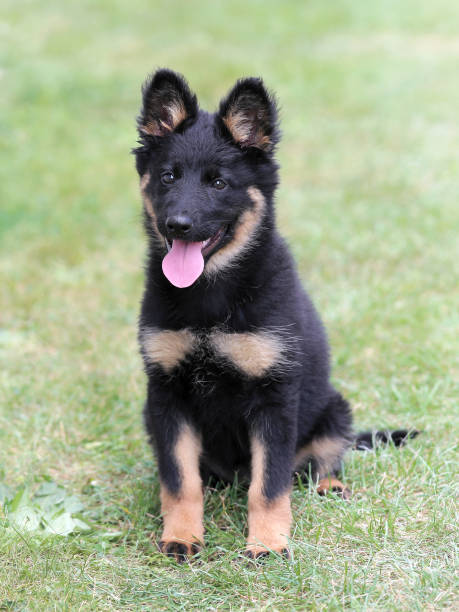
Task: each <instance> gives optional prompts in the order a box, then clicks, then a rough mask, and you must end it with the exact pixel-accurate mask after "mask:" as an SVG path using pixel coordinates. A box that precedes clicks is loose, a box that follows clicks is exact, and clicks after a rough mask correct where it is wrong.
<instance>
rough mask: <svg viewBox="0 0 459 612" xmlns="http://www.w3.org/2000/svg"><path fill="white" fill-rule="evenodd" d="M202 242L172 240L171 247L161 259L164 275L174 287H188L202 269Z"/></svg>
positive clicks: (199, 274)
mask: <svg viewBox="0 0 459 612" xmlns="http://www.w3.org/2000/svg"><path fill="white" fill-rule="evenodd" d="M201 248H202V242H185V241H184V240H173V241H172V248H171V250H170V251H169V253H168V254H167V255H166V257H165V258H164V259H163V272H164V276H165V277H166V278H167V279H168V280H169V282H171V283H172V284H173V285H175V286H176V287H180V288H181V289H182V288H183V287H189V286H190V285H192V284H193V283H194V281H195V280H196V279H197V278H199V277H200V276H201V274H202V271H203V270H204V258H203V256H202V253H201Z"/></svg>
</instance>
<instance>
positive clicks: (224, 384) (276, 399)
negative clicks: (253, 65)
mask: <svg viewBox="0 0 459 612" xmlns="http://www.w3.org/2000/svg"><path fill="white" fill-rule="evenodd" d="M170 100H174V101H178V103H179V104H180V105H181V106H182V107H183V108H184V109H185V111H186V117H185V118H184V120H183V121H182V122H181V123H180V125H179V126H177V128H176V129H175V130H169V128H167V129H165V130H163V131H162V132H161V130H160V132H161V133H160V134H159V135H153V136H152V135H151V134H148V133H146V132H145V130H144V126H145V125H146V123H147V122H148V121H159V120H162V121H164V122H166V123H168V122H169V116H168V114H167V104H168V103H169V102H170ZM230 113H233V114H234V113H236V114H238V113H239V115H238V116H241V115H242V117H243V120H242V124H243V128H244V129H243V130H242V131H243V138H239V139H238V138H236V137H235V136H234V134H233V133H232V132H231V129H230V128H229V127H228V122H227V118H228V116H229V114H230ZM169 123H170V122H169ZM138 126H139V136H140V143H139V144H140V146H139V147H138V148H137V149H135V151H134V152H135V155H136V164H137V170H138V172H139V175H140V177H144V176H145V175H146V173H149V176H150V179H149V181H148V184H147V186H146V188H145V193H146V196H147V197H148V198H149V200H150V201H151V202H152V205H153V207H154V212H155V216H156V222H157V228H158V230H159V232H160V234H162V235H163V236H164V237H168V235H169V230H168V227H167V225H166V220H167V219H168V218H169V217H171V216H174V215H186V216H187V217H189V218H190V219H191V220H192V227H191V229H190V230H189V233H188V234H187V236H186V240H189V241H204V240H206V239H207V238H209V237H210V236H213V235H215V234H216V232H217V231H218V230H219V228H222V227H223V228H225V232H226V233H225V234H224V237H223V239H222V240H221V242H220V243H219V244H218V245H217V251H218V250H221V249H223V248H224V247H225V246H226V245H228V244H230V243H231V242H232V240H234V237H235V233H236V228H237V226H238V223H239V222H240V219H241V217H242V215H244V213H245V212H246V211H250V210H252V209H253V206H254V204H253V201H252V199H251V197H250V196H249V194H248V189H249V188H251V187H255V188H256V189H257V190H259V192H261V194H262V195H263V198H264V200H265V203H266V207H265V209H264V211H263V213H262V217H261V220H260V223H259V225H258V226H257V227H256V230H255V232H254V234H253V235H252V236H251V238H250V243H249V245H248V246H247V248H246V249H245V250H244V251H243V253H242V254H241V255H240V256H238V257H237V258H235V259H234V260H232V261H231V265H228V266H227V267H225V268H224V269H221V271H219V272H217V273H216V274H214V275H212V276H206V274H205V273H204V274H203V275H202V276H201V277H200V278H198V280H197V281H196V282H195V283H194V284H193V285H191V286H190V287H187V288H182V289H179V288H177V287H174V286H173V285H172V284H171V283H170V282H169V281H168V280H167V278H166V277H165V276H164V274H163V272H162V269H161V262H162V259H163V258H164V256H165V254H166V253H167V250H166V245H165V241H162V240H161V239H160V238H158V233H157V232H155V231H154V230H153V229H152V222H151V218H150V217H149V215H148V214H147V213H145V228H146V232H147V235H148V237H149V253H148V262H147V266H146V281H145V292H144V297H143V302H142V308H141V315H140V338H141V343H142V334H143V333H144V330H145V329H155V330H176V331H177V330H183V329H185V328H186V329H188V330H191V331H192V333H193V334H194V336H195V338H196V343H195V347H194V349H193V351H192V352H191V353H190V354H187V355H186V357H185V358H184V359H183V360H181V361H180V363H178V364H177V365H176V366H175V367H173V368H172V370H171V371H166V370H165V369H164V367H162V366H161V365H159V364H158V363H152V362H151V361H149V360H148V358H147V357H146V354H145V349H144V348H143V354H144V357H145V367H146V372H147V375H148V397H147V402H146V405H145V413H144V414H145V423H146V428H147V431H148V434H149V436H150V439H151V442H152V443H153V446H154V448H155V452H156V456H157V459H158V466H159V472H160V478H161V482H162V483H163V484H165V485H166V486H167V488H168V490H169V491H170V492H171V493H172V494H178V492H179V491H180V487H181V485H182V484H183V483H182V482H181V475H180V473H179V470H178V467H177V463H176V460H175V458H174V455H173V448H174V443H175V441H176V440H177V436H178V432H179V430H180V427H181V426H182V425H183V423H184V422H186V423H189V424H191V425H192V426H193V429H194V430H195V431H197V432H198V433H199V434H200V436H201V439H202V446H203V453H202V456H201V471H202V475H203V478H204V479H207V477H209V476H210V475H216V476H217V477H218V478H222V479H226V480H231V479H232V478H233V477H234V474H235V473H236V472H237V473H238V477H239V478H241V477H242V478H245V477H247V478H248V477H249V476H250V466H251V453H250V438H251V437H252V436H254V435H255V436H257V438H258V439H260V440H262V441H263V445H264V448H265V450H266V470H265V476H264V495H265V496H266V498H267V499H268V500H269V499H275V498H276V497H277V496H279V495H280V494H281V493H282V492H284V491H286V490H287V489H288V488H289V486H290V484H291V480H292V473H293V471H294V469H295V464H294V456H295V453H297V452H299V451H301V449H303V448H307V447H308V445H310V444H311V442H313V441H314V440H320V439H323V438H332V439H340V440H342V441H343V448H342V452H344V450H345V449H346V447H347V446H350V445H351V444H352V442H353V440H354V439H355V436H354V434H353V432H352V417H351V412H350V408H349V405H348V403H347V402H346V400H344V399H343V398H342V397H341V395H340V394H339V393H338V392H337V391H336V390H335V389H334V388H333V386H332V385H331V383H330V379H329V376H330V366H329V348H328V343H327V338H326V334H325V331H324V328H323V326H322V323H321V321H320V319H319V316H318V314H317V312H316V310H315V308H314V306H313V304H312V302H311V300H310V299H309V297H308V295H307V294H306V292H305V291H304V289H303V287H302V286H301V283H300V281H299V278H298V274H297V271H296V267H295V264H294V262H293V260H292V257H291V255H290V252H289V250H288V248H287V246H286V244H285V242H284V240H283V239H282V238H281V236H280V235H279V233H278V231H277V229H276V224H275V213H274V191H275V189H276V186H277V184H278V165H277V162H276V161H275V159H274V157H273V153H274V148H275V145H276V143H277V142H278V139H279V126H278V123H277V109H276V104H275V101H274V98H273V97H272V96H271V95H270V94H269V93H268V92H267V91H266V89H265V88H264V85H263V83H262V81H261V80H260V79H245V80H241V81H239V82H238V83H237V84H236V85H235V87H234V88H233V90H232V91H231V92H230V93H229V95H228V96H227V97H226V98H225V99H224V100H223V101H222V102H221V104H220V107H219V111H218V112H217V113H215V114H209V113H207V112H204V111H202V110H199V109H198V107H197V103H196V97H195V96H194V95H193V94H192V93H191V92H190V90H189V87H188V85H187V83H186V82H185V80H184V79H183V78H182V77H180V76H178V75H177V74H175V73H173V72H171V71H168V70H160V71H158V72H157V73H156V74H155V75H154V76H153V77H152V78H150V79H148V81H147V82H146V85H145V86H144V88H143V107H142V110H141V113H140V117H139V121H138ZM260 143H261V144H260ZM164 173H166V174H168V176H167V177H166V178H168V179H170V176H169V174H170V173H172V174H173V176H174V181H173V182H172V183H170V184H165V183H164V180H163V178H162V174H163V176H164ZM217 178H221V179H223V180H224V182H225V183H226V186H225V187H224V189H216V188H215V187H214V185H215V182H214V181H215V179H217ZM214 254H215V252H213V253H211V255H210V256H207V257H206V266H207V265H208V262H209V261H210V260H211V259H212V255H214ZM214 330H220V331H223V332H225V333H228V334H234V333H247V332H252V333H256V332H260V331H265V330H269V331H270V332H272V333H274V334H277V337H279V338H280V339H281V342H282V343H283V346H284V354H283V358H282V362H279V363H278V364H273V367H271V368H269V369H268V370H267V371H266V372H263V374H262V375H260V376H250V375H248V374H247V373H244V372H243V371H241V370H240V369H238V367H236V366H235V365H234V363H232V362H230V361H228V360H227V359H225V357H222V356H221V355H218V354H216V352H215V350H214V349H213V346H212V343H211V342H210V337H211V336H210V334H211V333H212V332H213V331H214ZM370 438H371V436H370ZM378 438H380V436H378ZM364 439H365V440H368V436H366V437H365V438H359V439H358V443H357V446H361V445H362V444H363V442H364ZM392 439H393V440H394V441H395V438H394V437H392ZM341 454H342V453H339V452H338V453H337V456H336V462H335V463H334V465H333V471H334V470H337V469H338V468H339V464H340V460H341ZM316 459H317V458H315V457H314V456H313V455H311V456H310V457H308V463H306V464H305V465H304V466H303V468H304V470H305V472H308V471H311V470H312V472H313V473H314V474H319V472H320V468H319V465H318V463H320V462H317V461H316ZM179 552H180V551H179Z"/></svg>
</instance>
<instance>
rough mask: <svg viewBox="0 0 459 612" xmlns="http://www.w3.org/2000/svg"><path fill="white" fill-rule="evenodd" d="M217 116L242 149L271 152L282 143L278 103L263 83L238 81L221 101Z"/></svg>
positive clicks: (260, 81) (250, 80) (253, 80)
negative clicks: (278, 124) (280, 140)
mask: <svg viewBox="0 0 459 612" xmlns="http://www.w3.org/2000/svg"><path fill="white" fill-rule="evenodd" d="M218 115H219V118H220V119H221V121H222V122H223V125H224V126H225V128H226V130H228V132H229V133H230V135H231V137H232V138H233V140H234V141H235V142H236V143H237V144H238V145H239V146H240V147H242V148H243V149H246V148H249V147H255V148H257V149H261V150H262V151H268V152H269V151H272V149H273V148H274V146H275V145H276V143H277V142H278V140H279V132H278V127H277V107H276V102H275V100H274V97H273V96H272V95H271V94H270V93H269V92H268V91H267V90H266V89H265V87H264V85H263V81H262V80H261V79H256V78H248V79H241V80H240V81H238V82H237V83H236V85H235V86H234V87H233V89H232V90H231V91H230V93H229V94H228V96H227V97H226V98H224V99H223V100H222V101H221V103H220V108H219V112H218Z"/></svg>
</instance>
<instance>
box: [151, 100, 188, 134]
mask: <svg viewBox="0 0 459 612" xmlns="http://www.w3.org/2000/svg"><path fill="white" fill-rule="evenodd" d="M164 110H165V111H166V113H167V120H166V121H164V120H162V119H151V120H149V121H147V123H146V124H145V125H142V126H141V127H140V128H139V129H140V131H141V132H143V133H144V134H148V135H150V136H164V135H165V134H167V132H173V131H174V130H175V129H176V128H177V127H178V126H179V125H180V124H181V123H182V121H184V120H185V119H186V116H187V113H186V109H185V106H184V105H183V103H182V102H181V101H180V100H172V101H171V102H169V104H167V105H165V106H164Z"/></svg>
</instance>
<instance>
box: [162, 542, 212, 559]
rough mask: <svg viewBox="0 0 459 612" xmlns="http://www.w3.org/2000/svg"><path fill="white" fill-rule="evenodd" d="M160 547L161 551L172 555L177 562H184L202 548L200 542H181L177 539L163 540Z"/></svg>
mask: <svg viewBox="0 0 459 612" xmlns="http://www.w3.org/2000/svg"><path fill="white" fill-rule="evenodd" d="M158 548H159V550H160V552H162V553H164V554H165V555H167V556H168V557H172V558H173V559H175V560H176V561H177V563H184V562H185V561H187V560H188V559H189V558H190V557H194V555H197V554H198V552H199V551H200V550H201V546H200V544H199V543H198V542H179V541H177V540H161V541H160V542H159V543H158Z"/></svg>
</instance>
